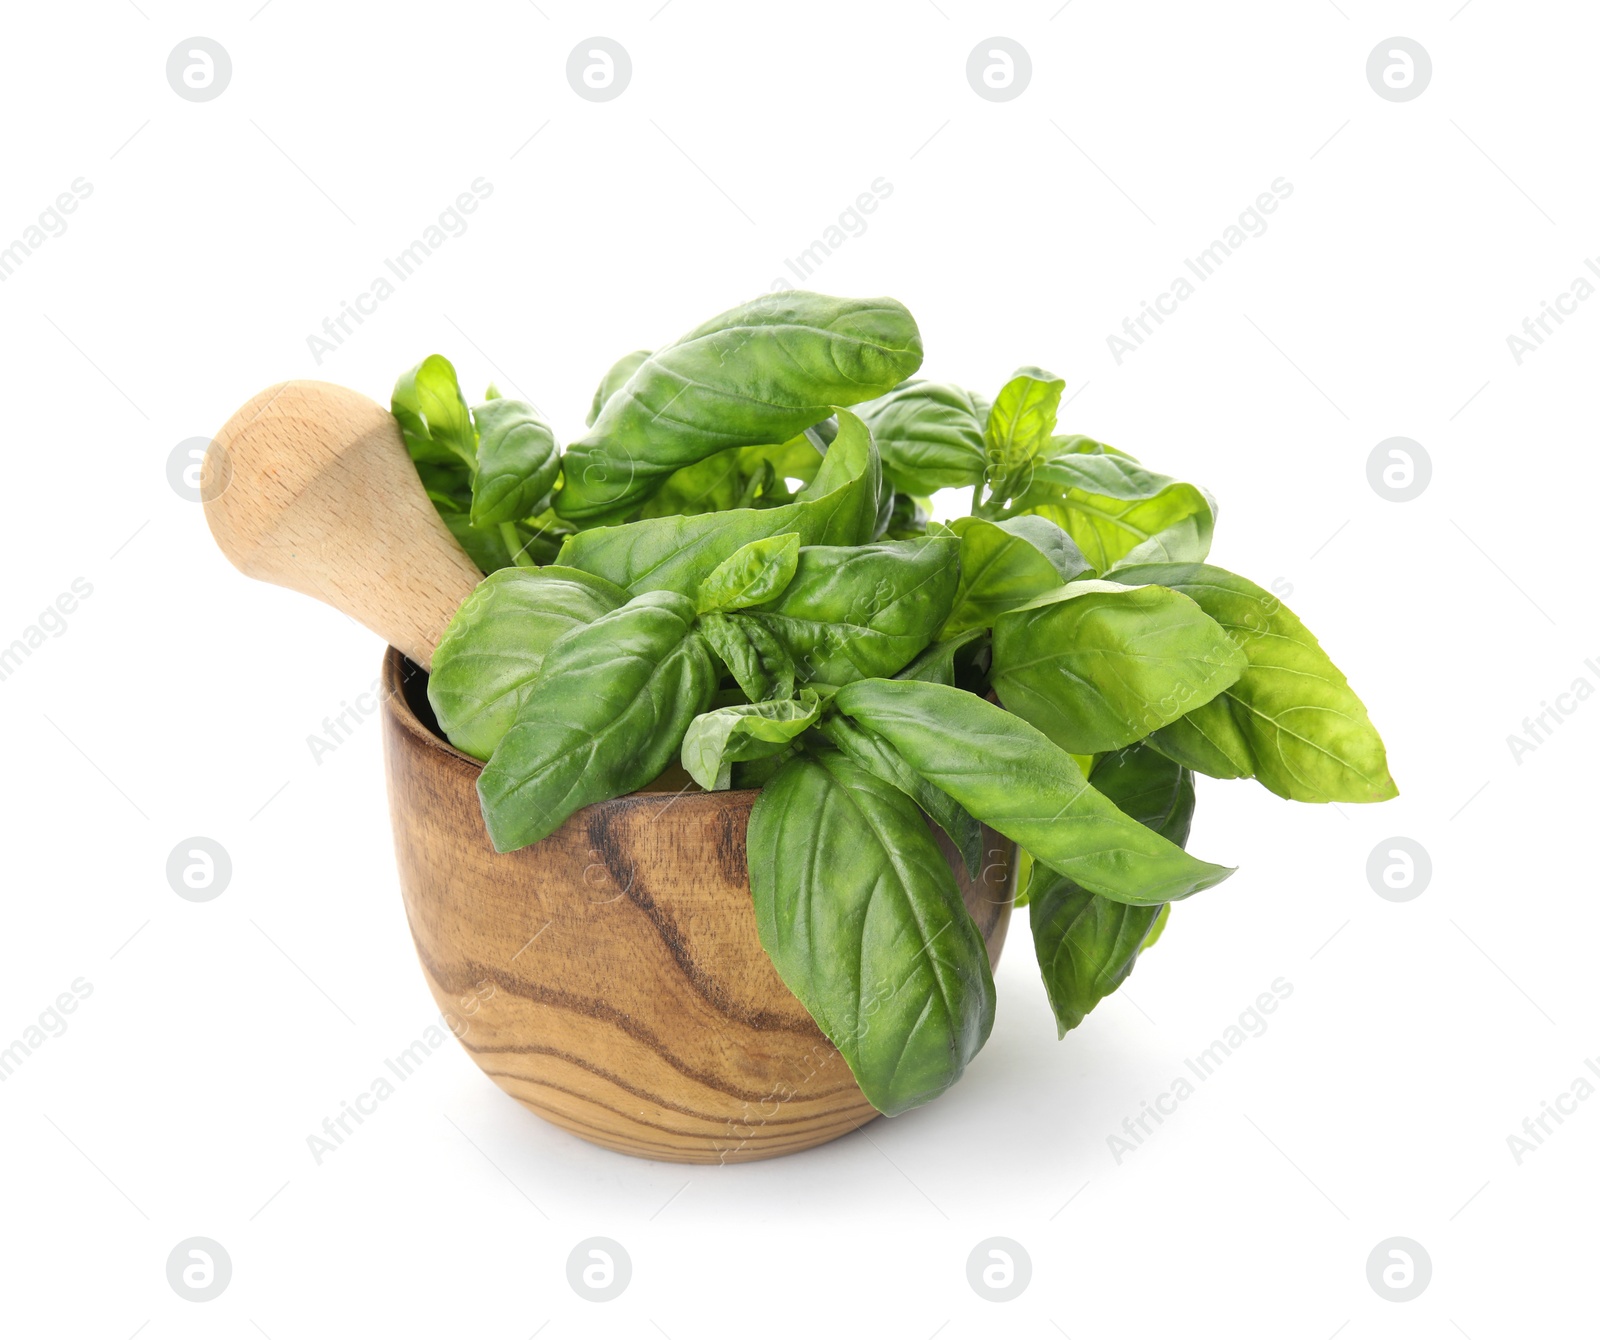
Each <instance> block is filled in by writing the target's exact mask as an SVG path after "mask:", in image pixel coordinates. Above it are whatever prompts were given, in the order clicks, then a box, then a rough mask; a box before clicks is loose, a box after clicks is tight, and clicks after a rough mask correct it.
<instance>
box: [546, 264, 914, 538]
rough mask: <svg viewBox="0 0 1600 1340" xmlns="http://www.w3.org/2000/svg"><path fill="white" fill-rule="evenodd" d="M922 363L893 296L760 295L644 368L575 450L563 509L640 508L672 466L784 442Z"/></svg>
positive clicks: (577, 512) (579, 513)
mask: <svg viewBox="0 0 1600 1340" xmlns="http://www.w3.org/2000/svg"><path fill="white" fill-rule="evenodd" d="M921 362H922V337H921V336H920V335H919V334H918V332H917V325H916V322H915V321H913V320H912V319H911V314H910V313H909V312H908V311H906V309H905V308H904V307H903V306H902V305H901V304H900V303H898V302H895V301H894V300H893V299H889V298H875V299H864V300H858V299H846V298H829V297H824V296H822V295H821V294H816V293H802V292H796V291H788V292H784V293H778V294H768V295H766V296H764V297H761V298H757V299H756V300H754V301H753V302H749V303H745V304H744V305H743V306H741V307H736V308H734V309H733V310H732V311H729V312H724V313H722V315H720V316H717V317H713V318H712V319H711V320H710V321H708V322H706V323H705V324H704V325H702V326H699V327H697V328H696V329H695V330H692V331H690V332H689V333H688V334H687V335H685V336H683V337H682V338H681V339H679V340H676V341H674V342H673V343H672V344H669V345H668V346H667V347H666V348H664V349H658V350H656V352H655V353H653V354H651V355H650V357H649V358H647V359H646V360H645V361H644V362H643V363H641V364H640V365H639V367H638V369H637V370H636V371H635V372H634V373H633V375H632V376H631V377H630V378H629V379H628V381H627V383H626V385H624V386H623V387H622V388H621V389H620V390H618V391H617V392H616V393H615V394H614V395H612V396H611V397H610V398H609V399H608V400H606V401H605V403H604V404H603V405H602V406H601V409H600V413H599V415H598V417H597V418H596V419H595V421H594V424H593V426H592V427H591V428H590V430H589V431H588V432H587V433H585V434H584V436H582V437H581V438H579V439H578V440H577V441H576V442H574V443H573V444H572V445H571V446H570V447H569V448H568V449H567V455H566V462H567V464H566V486H565V487H564V488H563V489H562V491H561V493H560V495H559V496H558V497H557V499H556V510H557V512H559V513H560V514H561V515H562V516H565V517H572V518H584V517H594V516H599V515H603V514H609V513H613V512H615V511H616V510H617V509H619V508H623V507H626V506H628V505H629V504H637V503H641V502H643V501H644V500H645V499H646V498H648V497H649V496H650V495H651V494H652V493H654V492H655V490H656V489H657V488H658V487H659V486H660V484H661V482H662V481H663V480H664V479H665V478H666V477H667V476H668V475H670V474H672V473H673V471H675V470H678V469H680V468H681V467H683V466H685V465H692V464H694V463H695V462H696V461H700V460H704V459H705V458H706V457H707V456H710V455H712V454H713V453H714V452H718V451H722V450H724V449H726V448H728V447H743V446H755V445H758V444H761V443H768V442H783V441H787V440H788V439H789V438H791V437H793V436H795V434H797V433H799V432H801V431H802V430H803V429H805V428H808V427H810V426H811V425H812V424H816V423H820V422H821V421H822V420H823V419H825V418H827V417H828V416H829V415H830V414H832V413H833V412H834V407H835V406H839V405H853V404H855V403H856V402H858V401H861V400H869V399H871V398H872V397H874V396H877V395H881V394H883V393H884V392H885V391H887V390H889V389H891V388H892V387H894V386H896V385H898V384H899V383H900V382H901V381H903V380H904V379H905V377H907V376H908V375H909V374H910V373H913V372H915V371H916V370H917V367H918V365H919V364H920V363H921ZM873 504H874V512H876V504H877V497H876V496H874V497H873Z"/></svg>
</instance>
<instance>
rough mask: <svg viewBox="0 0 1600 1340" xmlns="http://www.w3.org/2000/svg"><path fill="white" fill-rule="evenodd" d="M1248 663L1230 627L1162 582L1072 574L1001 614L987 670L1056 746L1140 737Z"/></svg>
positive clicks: (1096, 747)
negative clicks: (1076, 578) (1070, 579)
mask: <svg viewBox="0 0 1600 1340" xmlns="http://www.w3.org/2000/svg"><path fill="white" fill-rule="evenodd" d="M1244 668H1245V657H1244V654H1243V653H1242V652H1241V651H1240V650H1239V649H1238V648H1237V647H1236V646H1234V644H1233V640H1232V639H1231V638H1230V637H1229V636H1228V634H1227V632H1226V631H1225V630H1224V629H1223V628H1222V627H1220V626H1219V625H1218V624H1217V622H1216V621H1215V620H1214V619H1212V618H1211V617H1210V616H1209V615H1208V614H1206V612H1205V611H1204V610H1202V609H1201V608H1200V606H1199V605H1197V604H1195V602H1194V601H1192V600H1190V599H1189V598H1188V597H1187V596H1185V595H1181V594H1179V593H1178V592H1175V591H1171V590H1168V589H1166V588H1165V587H1161V586H1125V585H1121V584H1119V583H1117V582H1105V581H1079V582H1073V583H1071V584H1070V585H1068V586H1063V587H1060V588H1059V589H1057V590H1055V591H1051V592H1049V593H1047V594H1046V595H1043V596H1040V597H1038V598H1037V599H1035V600H1032V601H1030V602H1029V603H1028V604H1026V605H1023V606H1022V607H1020V608H1019V609H1015V610H1012V611H1011V612H1010V613H1008V614H1002V615H1001V616H1000V617H999V618H998V619H996V620H995V624H994V664H993V667H992V669H991V671H990V679H991V682H992V683H993V685H994V689H995V692H996V693H997V694H999V695H1000V701H1001V702H1002V703H1004V704H1005V705H1006V707H1007V708H1009V709H1010V710H1011V711H1013V712H1015V713H1016V714H1017V715H1018V716H1020V717H1021V718H1022V719H1023V720H1024V721H1027V722H1030V723H1031V724H1033V725H1035V726H1037V727H1038V728H1039V729H1040V730H1042V731H1043V732H1044V733H1045V734H1046V735H1048V736H1049V737H1050V738H1051V739H1052V740H1054V741H1055V742H1056V743H1057V744H1058V745H1060V746H1061V747H1062V748H1063V749H1065V750H1067V751H1068V752H1069V753H1074V754H1097V753H1100V752H1101V751H1103V750H1107V749H1120V748H1121V747H1122V746H1123V745H1125V744H1132V743H1133V742H1134V741H1135V740H1140V739H1143V738H1144V737H1145V736H1147V735H1149V734H1150V733H1151V732H1152V731H1155V730H1158V729H1159V728H1160V727H1162V726H1165V725H1166V724H1167V723H1168V722H1170V721H1176V720H1177V719H1178V718H1179V717H1181V716H1183V715H1184V713H1186V712H1188V711H1190V710H1191V709H1193V708H1195V707H1198V706H1199V705H1200V704H1201V703H1204V702H1207V701H1209V700H1210V699H1212V698H1214V697H1216V695H1217V694H1218V693H1220V692H1222V690H1224V689H1225V688H1227V687H1228V685H1230V684H1232V683H1233V682H1234V680H1236V679H1238V678H1239V674H1240V672H1241V671H1242V670H1243V669H1244Z"/></svg>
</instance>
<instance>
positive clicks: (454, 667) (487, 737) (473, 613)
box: [428, 567, 628, 758]
mask: <svg viewBox="0 0 1600 1340" xmlns="http://www.w3.org/2000/svg"><path fill="white" fill-rule="evenodd" d="M627 599H628V594H627V592H626V591H624V590H622V589H621V588H620V587H616V586H613V585H612V584H611V583H610V582H608V581H605V580H603V579H601V578H599V577H591V576H590V575H589V574H588V573H587V572H579V571H577V570H576V569H574V568H558V567H547V568H505V569H502V570H501V571H499V572H494V573H491V574H490V575H489V576H488V577H486V578H484V580H483V581H481V582H479V583H478V585H477V588H476V589H475V590H474V591H473V593H472V594H471V595H470V596H468V597H467V598H466V599H465V600H464V601H463V602H462V603H461V608H460V609H458V610H457V611H456V613H455V617H454V618H453V619H451V620H450V626H449V627H448V628H446V629H445V631H444V636H443V637H442V638H440V639H439V649H438V650H437V651H436V652H434V654H433V673H432V674H431V675H430V676H429V677H428V701H429V702H430V703H431V704H432V705H433V711H434V715H435V716H437V717H438V718H439V725H440V727H441V728H442V729H443V730H444V733H445V735H446V736H448V737H449V740H450V743H451V744H453V745H455V747H456V748H457V749H459V750H461V752H462V753H464V754H471V755H472V756H473V757H474V758H488V757H489V755H490V754H492V753H494V748H495V746H496V745H497V744H499V743H500V737H501V736H503V735H504V734H505V733H506V731H507V730H509V729H510V728H511V723H512V722H513V721H515V720H516V717H517V712H518V711H519V709H520V708H521V707H522V704H523V703H524V702H526V701H527V698H528V694H529V693H530V692H531V691H532V688H533V683H534V680H535V678H536V677H537V676H538V673H539V667H540V666H541V665H543V664H544V659H545V656H546V654H547V653H548V652H549V650H550V648H551V647H552V646H554V645H555V643H556V642H557V640H558V639H560V638H561V637H563V636H565V635H566V634H567V633H569V632H571V631H572V630H573V629H574V628H581V627H584V626H586V625H588V624H591V623H593V622H594V621H595V620H596V619H598V618H599V617H600V616H601V615H602V614H606V613H609V612H610V611H611V610H614V609H618V608H620V607H621V606H622V605H623V604H624V603H626V601H627Z"/></svg>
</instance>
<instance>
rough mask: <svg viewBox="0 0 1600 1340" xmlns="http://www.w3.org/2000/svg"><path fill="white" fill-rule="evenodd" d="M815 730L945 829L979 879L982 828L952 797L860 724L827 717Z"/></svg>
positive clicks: (887, 743) (849, 720)
mask: <svg viewBox="0 0 1600 1340" xmlns="http://www.w3.org/2000/svg"><path fill="white" fill-rule="evenodd" d="M818 729H819V730H820V731H821V732H822V734H823V735H824V736H825V737H826V738H827V740H828V742H829V743H830V744H832V745H833V746H834V747H835V748H836V749H838V750H839V751H840V752H841V753H842V754H844V755H845V756H846V757H848V758H849V759H850V760H851V761H852V762H854V763H855V764H857V765H858V766H860V767H863V768H865V769H866V770H867V771H868V772H870V773H871V774H872V775H873V776H874V777H876V778H878V779H879V780H880V781H885V782H888V783H889V785H890V786H894V787H898V788H899V789H900V790H902V791H904V792H905V793H906V795H908V796H910V797H911V799H912V800H914V801H915V802H916V803H917V806H918V808H920V809H921V810H922V811H923V812H924V813H925V814H927V816H928V817H929V818H930V819H932V820H933V821H934V823H936V824H938V825H939V827H940V828H942V829H944V831H945V833H946V834H947V835H948V836H949V838H950V841H951V842H953V843H954V844H955V848H956V850H957V851H958V852H960V853H961V860H962V862H963V863H964V864H965V865H966V867H967V873H968V874H969V875H971V876H972V878H974V879H976V878H977V877H978V874H979V872H980V871H981V870H982V869H983V828H982V825H980V824H979V823H978V821H977V820H976V819H974V818H973V817H972V816H971V815H970V814H968V813H967V812H966V811H965V810H964V809H962V808H961V806H960V804H959V803H958V802H957V801H956V800H955V799H954V798H953V797H951V796H948V795H946V794H945V793H944V792H943V791H941V790H940V789H939V788H938V787H936V786H934V785H933V783H932V782H930V781H928V780H927V779H926V778H925V777H923V776H922V774H921V773H919V772H917V770H916V769H915V768H913V767H912V766H911V765H910V764H909V763H907V762H906V761H905V759H903V758H901V757H900V751H899V750H898V749H896V748H895V747H894V746H893V745H892V744H890V743H889V742H888V741H887V740H885V739H884V738H883V736H881V735H879V734H878V733H877V732H876V731H874V730H870V729H868V728H867V727H866V726H863V725H862V724H861V723H860V722H859V721H852V720H851V719H850V718H849V717H843V716H838V715H830V716H829V717H828V718H827V719H826V720H824V721H823V722H822V723H821V725H820V726H819V727H818Z"/></svg>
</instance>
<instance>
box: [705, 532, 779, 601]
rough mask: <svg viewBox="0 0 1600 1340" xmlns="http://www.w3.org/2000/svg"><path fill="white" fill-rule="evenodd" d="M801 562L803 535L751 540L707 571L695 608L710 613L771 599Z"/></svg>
mask: <svg viewBox="0 0 1600 1340" xmlns="http://www.w3.org/2000/svg"><path fill="white" fill-rule="evenodd" d="M799 562H800V537H799V536H798V535H796V534H794V533H793V532H790V533H789V534H788V535H770V536H768V537H767V538H766V539H764V540H751V541H750V543H749V544H747V545H743V546H742V547H740V548H738V549H735V550H734V551H733V553H731V554H729V555H728V557H727V558H725V559H723V560H722V562H720V563H719V564H717V566H716V567H714V568H712V569H711V571H710V572H709V573H707V574H706V577H705V580H704V581H702V582H701V583H700V590H699V592H698V594H697V595H696V597H695V608H696V609H697V610H699V611H700V613H701V614H710V613H712V612H713V611H719V610H736V609H743V608H744V607H745V606H747V605H759V604H761V603H762V602H763V601H765V600H771V599H772V598H773V597H774V596H776V595H778V594H779V593H780V592H781V591H782V590H783V589H784V587H786V586H788V585H789V582H790V579H791V578H793V577H794V572H795V567H796V565H797V564H798V563H799Z"/></svg>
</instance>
